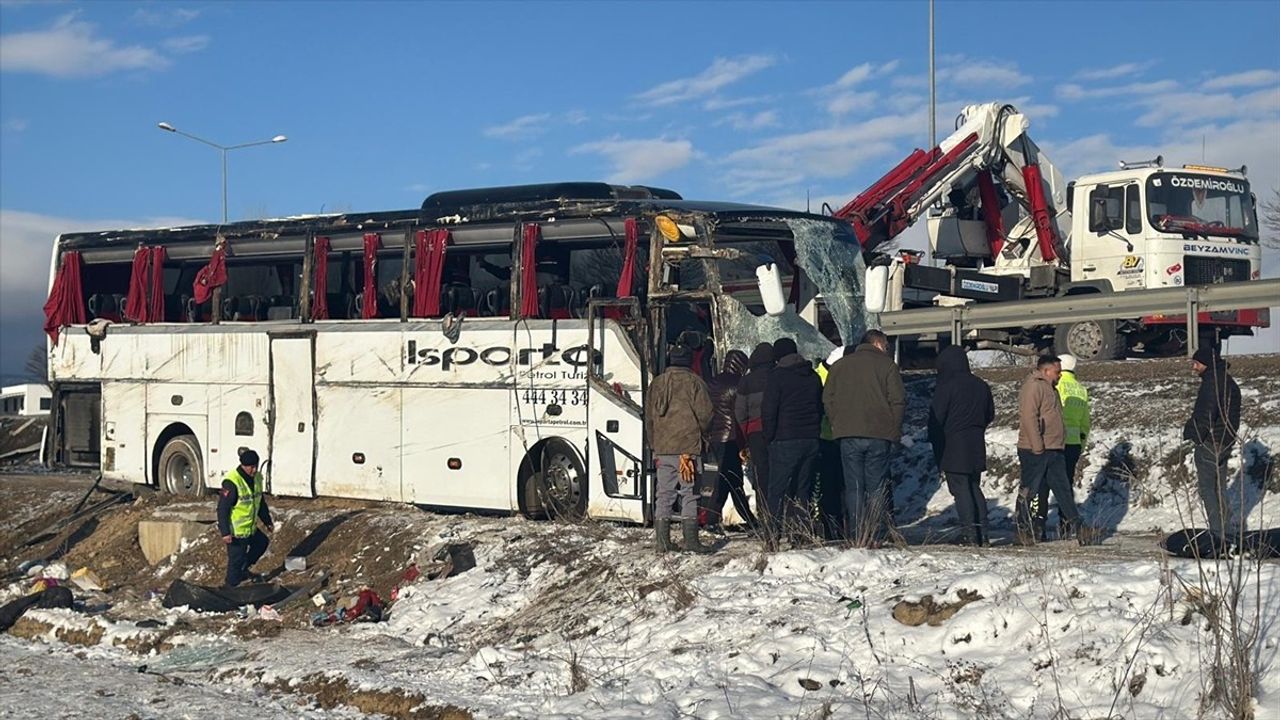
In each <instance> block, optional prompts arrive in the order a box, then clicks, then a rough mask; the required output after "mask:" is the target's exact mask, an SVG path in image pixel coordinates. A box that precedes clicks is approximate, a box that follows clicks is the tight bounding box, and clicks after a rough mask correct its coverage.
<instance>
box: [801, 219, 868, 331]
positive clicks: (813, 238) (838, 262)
mask: <svg viewBox="0 0 1280 720" xmlns="http://www.w3.org/2000/svg"><path fill="white" fill-rule="evenodd" d="M787 225H789V226H791V232H792V234H793V235H794V236H795V239H796V240H795V243H796V262H797V263H798V264H799V265H800V267H801V268H802V269H803V270H804V272H805V274H806V275H807V276H808V278H809V280H810V282H812V283H813V284H814V285H815V286H817V288H818V293H819V294H821V295H822V298H823V300H825V301H826V305H827V310H829V311H830V312H831V318H832V319H833V320H834V321H835V325H836V330H837V331H838V332H839V333H840V340H841V342H842V343H843V344H845V345H853V344H854V343H856V342H858V341H859V340H861V339H862V334H863V333H864V332H866V331H867V327H869V325H870V322H871V321H872V318H870V317H869V316H868V315H867V312H866V310H865V307H866V306H865V304H864V302H863V298H864V291H863V283H864V282H865V280H866V277H867V266H866V264H865V263H863V261H862V248H861V247H859V246H858V244H857V242H855V241H854V240H853V237H852V236H848V237H847V239H841V238H837V237H836V233H835V227H836V226H835V224H834V223H832V222H830V221H822V220H806V219H802V218H798V219H793V220H787Z"/></svg>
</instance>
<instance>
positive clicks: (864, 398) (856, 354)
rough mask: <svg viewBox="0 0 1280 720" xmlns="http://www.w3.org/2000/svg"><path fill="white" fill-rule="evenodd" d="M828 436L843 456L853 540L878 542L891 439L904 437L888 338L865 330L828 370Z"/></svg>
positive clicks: (898, 379)
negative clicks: (860, 341)
mask: <svg viewBox="0 0 1280 720" xmlns="http://www.w3.org/2000/svg"><path fill="white" fill-rule="evenodd" d="M822 400H823V403H824V404H825V405H826V409H827V415H828V416H829V417H830V418H831V435H832V437H834V438H836V439H837V440H839V441H840V455H841V458H842V459H843V461H844V508H845V512H846V513H847V516H848V519H847V522H846V525H847V527H848V531H849V533H850V535H851V539H852V540H853V541H854V542H856V543H858V544H861V545H871V546H876V545H879V544H880V542H881V541H882V540H883V533H884V530H885V526H886V522H887V520H888V518H887V517H886V513H885V499H884V498H885V488H884V484H885V480H886V478H887V477H888V475H889V458H890V454H891V453H892V451H893V446H894V444H896V443H898V442H900V441H901V440H902V416H903V414H904V413H905V412H906V409H907V401H906V391H905V390H904V389H903V386H902V374H901V373H900V372H899V371H898V364H897V363H895V362H894V361H893V358H892V357H890V356H889V338H888V336H886V335H885V334H884V333H882V332H880V331H879V330H868V331H867V333H866V335H864V336H863V338H862V343H861V344H860V345H858V347H857V348H856V349H855V350H854V351H853V352H852V353H845V355H844V357H842V358H840V360H839V361H838V362H836V364H835V365H833V366H832V367H831V372H830V373H829V374H828V375H827V385H826V388H824V389H823V391H822Z"/></svg>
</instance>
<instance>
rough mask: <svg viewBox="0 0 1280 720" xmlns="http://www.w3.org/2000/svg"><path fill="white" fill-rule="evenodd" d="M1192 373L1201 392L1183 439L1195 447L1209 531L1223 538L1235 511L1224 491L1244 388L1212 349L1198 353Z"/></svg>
mask: <svg viewBox="0 0 1280 720" xmlns="http://www.w3.org/2000/svg"><path fill="white" fill-rule="evenodd" d="M1191 369H1192V371H1193V372H1195V374H1197V375H1199V376H1200V391H1199V392H1198V393H1197V394H1196V404H1195V407H1194V409H1192V411H1191V418H1190V419H1189V420H1187V424H1186V425H1185V426H1184V427H1183V429H1182V438H1183V439H1184V440H1190V441H1191V442H1192V443H1194V444H1195V453H1194V458H1195V465H1196V479H1197V481H1198V482H1199V486H1200V499H1201V500H1203V501H1204V513H1205V517H1206V519H1207V520H1208V522H1209V529H1210V530H1212V531H1213V533H1214V535H1215V536H1217V537H1218V538H1222V537H1223V532H1224V531H1225V530H1226V529H1227V524H1228V522H1229V521H1230V520H1231V509H1230V508H1229V507H1224V504H1225V503H1224V495H1225V493H1224V490H1225V487H1226V482H1227V460H1229V459H1230V458H1231V448H1232V447H1233V446H1234V445H1235V443H1236V435H1237V433H1238V432H1239V431H1240V386H1239V385H1237V384H1236V381H1235V379H1234V378H1232V377H1231V376H1230V375H1228V374H1227V362H1226V361H1225V360H1223V359H1222V358H1220V357H1218V356H1217V354H1216V353H1214V352H1213V350H1212V349H1210V348H1207V347H1202V348H1200V349H1199V350H1197V351H1196V352H1195V355H1193V356H1192V357H1191ZM1242 520H1243V518H1242ZM1242 524H1243V523H1242Z"/></svg>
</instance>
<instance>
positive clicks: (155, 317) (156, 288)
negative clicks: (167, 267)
mask: <svg viewBox="0 0 1280 720" xmlns="http://www.w3.org/2000/svg"><path fill="white" fill-rule="evenodd" d="M150 255H151V289H150V292H151V297H150V298H148V300H147V319H146V320H144V321H143V322H164V321H165V317H164V257H165V251H164V248H163V247H160V246H156V247H153V248H151V253H150Z"/></svg>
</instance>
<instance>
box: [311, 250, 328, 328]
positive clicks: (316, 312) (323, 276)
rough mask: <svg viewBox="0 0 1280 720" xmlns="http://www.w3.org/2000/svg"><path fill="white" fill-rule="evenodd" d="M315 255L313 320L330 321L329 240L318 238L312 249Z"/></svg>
mask: <svg viewBox="0 0 1280 720" xmlns="http://www.w3.org/2000/svg"><path fill="white" fill-rule="evenodd" d="M311 251H312V253H313V254H314V258H313V260H314V262H313V263H312V269H313V277H312V280H311V293H312V299H311V319H312V320H328V319H329V238H327V237H323V236H321V237H318V238H316V243H315V245H314V246H313V247H312V248H311Z"/></svg>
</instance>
